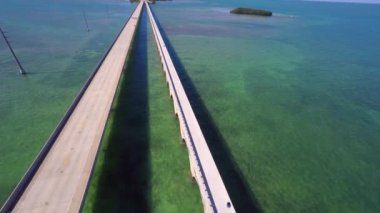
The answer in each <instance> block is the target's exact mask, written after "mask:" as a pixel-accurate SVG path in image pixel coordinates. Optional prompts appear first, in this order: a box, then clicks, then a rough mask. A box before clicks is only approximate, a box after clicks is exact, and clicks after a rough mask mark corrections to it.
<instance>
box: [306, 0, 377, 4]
mask: <svg viewBox="0 0 380 213" xmlns="http://www.w3.org/2000/svg"><path fill="white" fill-rule="evenodd" d="M303 1H307V2H324V3H345V4H380V0H363V1H361V0H303Z"/></svg>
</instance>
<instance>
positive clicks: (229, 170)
mask: <svg viewBox="0 0 380 213" xmlns="http://www.w3.org/2000/svg"><path fill="white" fill-rule="evenodd" d="M152 13H153V16H154V17H155V18H156V22H157V25H158V28H159V29H160V31H161V34H162V37H163V39H164V41H165V44H166V47H167V49H168V51H169V53H170V56H171V57H172V60H173V63H174V65H175V67H176V69H177V72H178V75H179V77H180V79H181V82H182V84H183V87H184V89H185V91H186V94H187V95H188V98H189V101H190V104H191V106H192V107H193V110H194V113H195V115H196V117H197V119H198V121H199V124H200V126H201V129H202V132H203V134H204V136H205V138H206V141H207V144H208V146H209V148H210V151H211V153H212V156H213V158H214V160H215V163H216V165H217V167H218V169H219V172H220V174H221V176H222V179H223V181H224V183H225V186H226V188H227V191H228V193H229V195H230V198H231V201H232V203H233V204H234V207H235V210H236V211H237V212H262V208H261V207H260V205H259V203H258V201H257V199H256V197H255V196H254V194H253V193H252V191H251V189H250V187H249V185H248V183H247V182H246V180H245V179H244V177H243V175H242V173H241V171H240V169H239V167H238V165H237V164H236V163H235V161H234V159H233V156H232V154H231V152H230V150H229V148H228V146H227V144H226V141H225V140H224V138H223V136H222V134H221V133H220V131H219V130H218V127H217V126H216V124H215V122H214V120H213V118H212V117H211V115H210V113H209V112H208V110H207V107H206V106H205V104H204V102H203V101H202V98H201V96H200V94H199V93H198V91H197V89H196V87H195V85H194V83H193V82H192V80H191V78H190V76H189V74H188V73H187V71H186V69H185V66H184V65H183V64H182V62H181V60H180V58H179V56H178V55H177V53H176V51H175V49H174V47H173V46H172V44H171V43H170V40H169V37H168V36H167V34H166V33H165V30H164V28H163V27H162V25H161V24H160V22H159V19H158V18H157V16H156V14H155V13H154V11H152Z"/></svg>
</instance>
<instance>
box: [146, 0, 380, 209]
mask: <svg viewBox="0 0 380 213" xmlns="http://www.w3.org/2000/svg"><path fill="white" fill-rule="evenodd" d="M240 6H245V7H256V8H263V9H268V10H272V11H273V12H274V16H273V17H271V18H262V17H250V16H238V15H232V14H229V10H230V9H232V8H234V7H240ZM154 10H155V11H156V15H157V17H158V18H159V20H160V22H161V25H162V27H163V29H164V30H165V32H166V34H167V38H168V40H169V41H170V43H171V45H172V46H173V48H174V49H175V52H176V53H175V55H177V56H178V59H179V60H177V65H179V67H180V70H182V71H183V72H184V73H186V74H185V75H182V76H185V77H183V78H184V82H185V84H186V85H187V90H188V93H189V94H190V96H191V97H192V98H191V99H192V100H193V101H192V104H193V107H194V108H195V110H196V111H197V112H198V113H197V114H198V118H199V119H200V120H201V121H202V122H204V123H206V124H204V125H203V126H205V127H206V128H204V129H203V130H204V132H205V134H206V135H210V136H209V137H208V138H209V143H210V144H211V147H216V148H214V155H216V158H219V159H221V160H220V162H221V163H220V165H221V166H220V167H221V168H222V169H221V170H227V171H226V172H223V173H224V174H225V175H224V177H225V179H226V180H225V181H227V182H228V181H229V180H228V179H230V178H232V177H233V176H236V175H234V173H233V172H231V171H228V169H224V168H223V167H225V164H226V162H227V161H233V162H235V163H236V167H237V169H236V170H238V172H237V173H238V174H240V175H237V178H235V179H239V181H240V182H243V184H242V185H243V186H242V187H241V188H244V189H245V190H247V191H248V193H247V194H246V195H247V196H249V197H250V200H251V202H253V203H256V204H255V206H256V208H257V209H259V210H260V209H261V210H263V211H266V212H308V211H316V212H378V211H379V209H380V202H379V200H380V185H379V184H378V183H379V182H380V166H379V165H380V155H379V154H378V152H379V151H380V60H379V53H380V42H379V38H380V23H379V22H378V20H380V15H379V11H380V5H378V4H350V3H322V2H311V1H273V0H272V1H248V0H243V1H228V0H223V1H216V0H215V1H174V2H172V3H160V4H157V5H156V6H154ZM189 79H190V80H189ZM203 115H207V116H206V117H207V118H206V119H205V118H204V117H205V116H203ZM207 127H208V128H207ZM208 132H214V133H210V134H209V133H208ZM222 143H224V144H225V145H224V146H225V147H224V148H223V146H221V145H220V144H222ZM226 147H227V148H226ZM220 149H227V150H229V151H230V155H231V156H230V159H229V160H225V159H224V156H223V154H226V153H228V152H226V151H225V150H224V151H219V150H220ZM219 155H222V157H220V156H219ZM235 183H236V182H235ZM232 185H233V184H232ZM236 187H237V185H236V184H235V186H232V187H230V189H231V190H232V191H234V190H235V189H234V188H236ZM239 190H240V189H239ZM238 193H239V192H238ZM238 193H237V194H238ZM235 194H236V193H235ZM238 200H239V198H238ZM248 200H249V199H248ZM248 202H249V201H248ZM245 206H247V205H245ZM240 210H247V209H244V205H243V209H240Z"/></svg>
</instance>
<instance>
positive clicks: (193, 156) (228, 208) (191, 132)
mask: <svg viewBox="0 0 380 213" xmlns="http://www.w3.org/2000/svg"><path fill="white" fill-rule="evenodd" d="M145 4H146V7H147V11H148V15H149V19H150V23H151V25H152V29H153V33H154V36H155V40H156V43H157V47H158V51H159V53H160V57H161V62H162V64H163V69H164V71H165V74H166V80H167V82H168V85H169V90H170V95H171V96H172V98H173V104H174V110H175V112H176V114H177V115H178V120H179V125H180V129H181V136H182V138H183V140H184V141H185V142H186V146H187V148H188V151H189V161H190V170H191V173H192V175H193V177H194V178H195V180H196V181H197V183H198V186H199V189H200V193H201V197H202V202H203V206H204V211H205V212H235V209H234V206H233V204H232V202H231V200H230V197H229V195H228V192H227V190H226V187H225V185H224V183H223V180H222V178H221V176H220V174H219V171H218V168H217V167H216V164H215V162H214V159H213V157H212V155H211V152H210V150H209V148H208V145H207V143H206V140H205V138H204V136H203V133H202V130H201V128H200V126H199V123H198V120H197V118H196V117H195V114H194V112H193V109H192V107H191V105H190V102H189V100H188V98H187V95H186V92H185V90H184V88H183V86H182V83H181V80H180V78H179V76H178V74H177V70H176V68H175V66H174V64H173V61H172V59H171V57H170V54H169V51H168V49H167V48H166V45H165V42H164V40H163V38H162V36H161V33H160V30H159V28H158V26H157V23H156V20H155V17H154V16H153V13H152V11H151V9H150V6H149V5H148V3H145Z"/></svg>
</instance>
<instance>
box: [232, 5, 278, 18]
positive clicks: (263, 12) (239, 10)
mask: <svg viewBox="0 0 380 213" xmlns="http://www.w3.org/2000/svg"><path fill="white" fill-rule="evenodd" d="M230 13H233V14H244V15H256V16H272V12H271V11H268V10H261V9H254V8H244V7H239V8H236V9H233V10H231V11H230Z"/></svg>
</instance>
